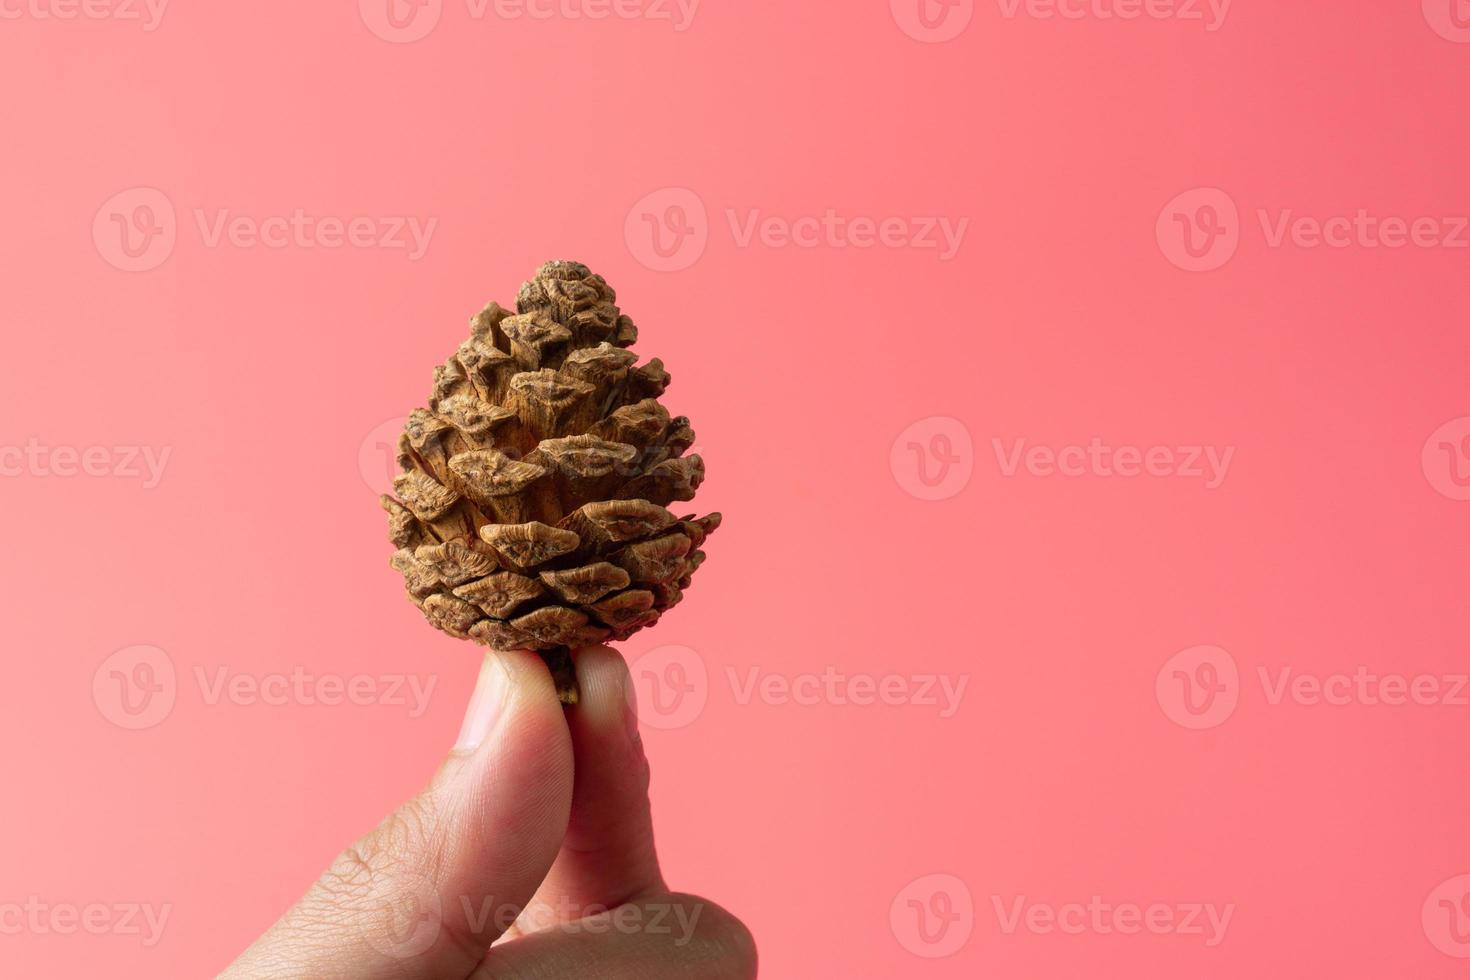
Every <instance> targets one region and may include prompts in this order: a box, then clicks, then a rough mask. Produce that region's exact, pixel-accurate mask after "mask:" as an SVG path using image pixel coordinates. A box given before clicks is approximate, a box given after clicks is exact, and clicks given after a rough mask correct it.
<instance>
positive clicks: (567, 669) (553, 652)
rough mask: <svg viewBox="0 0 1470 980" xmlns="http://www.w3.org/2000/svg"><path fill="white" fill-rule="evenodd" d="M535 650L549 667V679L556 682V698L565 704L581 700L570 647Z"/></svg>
mask: <svg viewBox="0 0 1470 980" xmlns="http://www.w3.org/2000/svg"><path fill="white" fill-rule="evenodd" d="M536 652H537V653H539V654H540V655H541V659H542V660H544V661H546V666H547V667H549V668H550V669H551V679H552V680H553V681H555V682H556V697H557V700H559V701H560V702H561V703H562V704H565V705H573V704H576V703H577V702H578V701H579V700H581V697H582V694H581V691H580V690H579V689H578V688H577V668H576V666H575V665H574V664H573V663H572V650H571V648H570V647H552V648H551V649H550V650H538V651H536Z"/></svg>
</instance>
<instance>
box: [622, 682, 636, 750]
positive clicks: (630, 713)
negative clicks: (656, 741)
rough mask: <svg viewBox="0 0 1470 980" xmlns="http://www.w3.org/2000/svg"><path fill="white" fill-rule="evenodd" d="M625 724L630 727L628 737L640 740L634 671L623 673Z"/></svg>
mask: <svg viewBox="0 0 1470 980" xmlns="http://www.w3.org/2000/svg"><path fill="white" fill-rule="evenodd" d="M623 724H624V725H626V726H627V727H628V737H629V738H631V739H632V740H633V741H635V742H636V741H638V688H637V687H635V686H634V684H633V673H632V671H624V673H623Z"/></svg>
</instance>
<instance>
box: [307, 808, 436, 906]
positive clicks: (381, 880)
mask: <svg viewBox="0 0 1470 980" xmlns="http://www.w3.org/2000/svg"><path fill="white" fill-rule="evenodd" d="M433 809H434V805H433V803H432V801H431V798H430V797H428V796H423V795H420V796H415V797H413V798H412V799H410V800H409V801H408V802H407V803H406V804H404V805H403V806H401V807H399V808H398V809H397V810H395V811H394V812H393V813H391V814H389V815H388V817H387V818H386V819H384V820H383V822H382V823H380V824H378V826H376V827H374V828H373V829H372V830H371V831H369V832H368V834H367V835H366V836H364V837H363V838H362V839H361V840H359V841H357V842H356V843H355V844H352V845H351V846H349V847H347V848H346V849H344V850H343V851H342V852H341V853H340V854H339V855H337V857H336V859H335V860H333V861H332V863H331V865H330V866H329V867H328V868H327V870H326V871H325V872H324V873H323V874H322V876H321V878H320V879H319V880H318V883H317V887H318V889H319V890H320V892H321V893H322V896H323V897H325V898H327V899H329V900H331V901H333V902H334V903H356V902H361V901H365V900H369V899H372V898H373V897H374V896H378V895H380V894H381V893H382V892H383V890H384V887H385V885H388V884H391V882H393V881H394V880H397V879H413V880H415V881H417V880H420V879H422V878H423V877H424V876H425V875H427V874H428V873H429V872H431V871H432V869H433V868H434V866H435V864H436V863H437V862H436V860H435V855H436V834H435V831H434V827H435V820H434V812H433Z"/></svg>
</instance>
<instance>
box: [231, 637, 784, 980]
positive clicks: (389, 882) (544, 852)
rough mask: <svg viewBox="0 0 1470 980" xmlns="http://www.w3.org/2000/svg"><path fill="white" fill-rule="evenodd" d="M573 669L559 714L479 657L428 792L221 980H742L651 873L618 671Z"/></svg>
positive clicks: (726, 938)
mask: <svg viewBox="0 0 1470 980" xmlns="http://www.w3.org/2000/svg"><path fill="white" fill-rule="evenodd" d="M576 667H577V680H578V684H579V685H580V687H581V692H582V700H581V703H580V704H578V705H577V706H576V707H575V708H573V709H571V710H570V711H564V710H563V709H562V707H561V704H560V703H559V702H558V701H557V697H556V690H555V686H554V685H553V683H552V680H551V676H550V674H549V673H548V671H547V669H546V667H545V665H544V664H543V663H542V661H541V658H540V657H538V656H536V655H535V654H533V653H525V652H522V653H489V654H487V655H486V657H485V662H484V665H483V666H482V668H481V671H480V677H479V680H478V682H477V683H476V687H475V693H474V695H473V696H472V697H471V699H470V707H469V710H468V712H467V713H466V716H465V721H464V726H463V729H462V731H461V733H460V737H459V741H458V743H457V744H456V745H455V747H454V749H453V751H452V752H451V753H450V756H449V758H448V760H447V761H446V762H445V763H444V764H443V766H442V767H441V768H440V770H439V772H438V773H437V774H436V775H435V776H434V778H433V780H432V781H431V782H430V784H429V786H428V788H427V789H425V790H424V791H423V792H421V793H420V794H419V795H417V796H415V797H414V798H413V799H411V800H409V801H408V802H407V803H405V804H404V805H403V806H402V807H400V808H399V809H398V810H397V811H396V812H394V813H393V814H392V815H390V816H389V817H388V819H386V820H385V821H383V823H381V824H380V825H379V826H378V827H377V828H375V829H374V830H373V831H371V832H370V833H369V834H368V835H367V836H366V837H364V838H363V839H362V840H360V841H358V842H357V843H356V844H354V845H353V846H351V847H349V848H347V850H346V851H344V852H343V853H342V855H341V856H340V857H338V858H337V860H336V861H335V862H334V863H333V864H332V866H331V867H330V868H329V869H328V870H327V872H326V873H325V874H324V875H322V877H321V878H320V879H319V880H318V881H317V882H316V884H314V885H313V886H312V887H311V889H310V890H309V891H308V892H307V893H306V896H305V897H304V898H302V899H301V901H300V902H299V903H297V905H296V906H295V907H294V908H292V909H291V910H290V911H289V912H287V913H286V914H285V915H284V916H283V917H282V918H281V920H280V921H279V922H277V923H276V924H275V925H274V926H272V927H271V928H270V930H269V931H267V932H266V934H265V935H264V936H262V937H261V938H260V939H259V940H258V941H257V942H256V943H255V944H254V945H253V946H251V947H250V948H249V949H248V950H246V951H245V952H244V953H243V954H242V955H241V956H240V958H239V959H238V960H237V961H236V962H235V963H234V964H233V965H232V966H231V967H230V968H229V969H227V970H226V971H225V972H224V973H223V974H222V975H221V976H222V978H224V980H286V978H293V980H294V978H310V980H335V978H342V980H347V978H351V980H376V978H383V980H448V978H453V980H500V978H536V980H542V978H546V980H550V978H561V977H567V978H579V980H622V978H628V980H633V978H639V980H646V978H660V980H662V978H665V977H667V978H684V977H687V978H698V980H748V978H751V977H754V976H755V973H756V966H755V963H756V955H755V946H754V943H753V941H752V939H751V937H750V933H749V932H748V931H747V930H746V928H745V927H744V926H743V925H742V924H741V923H740V922H739V921H738V920H737V919H735V918H734V917H733V916H732V915H730V914H729V913H728V912H726V911H724V910H723V909H721V908H719V907H718V906H716V905H714V904H712V903H710V902H707V901H705V900H704V899H700V898H696V897H693V896H691V895H680V894H672V893H670V892H669V890H668V888H667V886H666V885H665V884H664V881H663V877H662V875H661V874H660V872H659V867H658V859H657V856H656V855H655V853H654V846H653V824H652V820H651V817H650V813H649V806H648V778H649V769H648V761H647V759H646V757H645V756H644V753H643V746H642V743H641V741H640V739H639V738H638V734H637V718H636V709H635V708H634V706H633V698H632V697H631V696H630V692H631V690H632V681H631V678H630V677H629V676H628V668H627V666H626V665H625V664H624V663H623V660H622V658H621V657H620V656H619V655H618V654H617V653H616V652H614V651H612V650H610V649H608V648H607V647H591V648H588V649H586V650H582V651H580V652H579V653H578V654H577V656H576ZM574 758H575V765H574V764H573V759H574ZM574 774H575V775H574ZM492 944H493V946H492Z"/></svg>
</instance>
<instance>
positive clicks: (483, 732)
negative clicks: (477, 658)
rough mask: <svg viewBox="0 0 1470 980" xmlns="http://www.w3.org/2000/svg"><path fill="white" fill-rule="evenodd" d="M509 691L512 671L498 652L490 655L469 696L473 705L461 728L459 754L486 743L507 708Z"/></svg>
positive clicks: (487, 656) (456, 743) (486, 657)
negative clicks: (506, 702) (491, 730)
mask: <svg viewBox="0 0 1470 980" xmlns="http://www.w3.org/2000/svg"><path fill="white" fill-rule="evenodd" d="M509 689H510V671H509V670H507V669H506V666H505V663H504V662H503V661H502V660H501V658H500V656H499V655H498V654H495V653H487V654H486V655H485V662H484V663H482V664H481V665H480V676H479V678H478V679H477V680H476V681H475V693H474V694H471V695H470V706H469V708H468V709H467V710H466V711H465V715H464V724H463V725H461V726H460V729H459V739H458V740H457V741H456V742H455V743H454V751H455V752H457V753H468V752H473V751H475V750H476V749H478V748H479V747H480V745H481V744H482V743H483V742H484V741H485V736H487V735H489V734H490V729H492V728H494V727H495V719H496V718H499V717H500V712H501V709H502V708H504V706H505V695H506V692H507V691H508V690H509Z"/></svg>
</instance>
